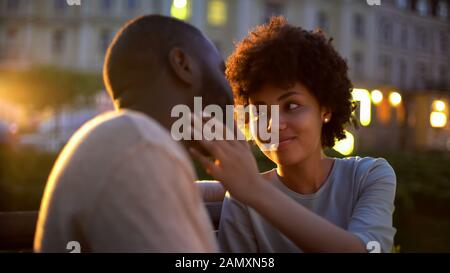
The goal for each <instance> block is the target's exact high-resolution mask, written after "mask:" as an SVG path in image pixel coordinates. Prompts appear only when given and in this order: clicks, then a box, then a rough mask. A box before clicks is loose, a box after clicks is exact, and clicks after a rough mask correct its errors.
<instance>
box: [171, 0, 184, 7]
mask: <svg viewBox="0 0 450 273" xmlns="http://www.w3.org/2000/svg"><path fill="white" fill-rule="evenodd" d="M173 6H174V7H175V8H177V9H182V8H185V7H186V6H187V0H174V1H173Z"/></svg>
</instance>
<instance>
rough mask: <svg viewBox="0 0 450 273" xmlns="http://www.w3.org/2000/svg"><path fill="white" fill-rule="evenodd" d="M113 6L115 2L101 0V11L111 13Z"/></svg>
mask: <svg viewBox="0 0 450 273" xmlns="http://www.w3.org/2000/svg"><path fill="white" fill-rule="evenodd" d="M112 6H113V0H101V2H100V7H101V10H104V11H109V10H111V9H112Z"/></svg>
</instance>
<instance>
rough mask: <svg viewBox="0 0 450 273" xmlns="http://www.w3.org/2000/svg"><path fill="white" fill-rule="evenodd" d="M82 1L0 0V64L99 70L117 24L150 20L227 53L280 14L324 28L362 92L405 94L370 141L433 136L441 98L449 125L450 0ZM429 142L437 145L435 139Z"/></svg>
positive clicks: (380, 118)
mask: <svg viewBox="0 0 450 273" xmlns="http://www.w3.org/2000/svg"><path fill="white" fill-rule="evenodd" d="M80 3H81V5H79V6H77V5H72V6H70V5H68V3H67V0H0V68H19V69H20V68H26V67H29V66H31V65H56V66H59V67H64V68H69V69H76V70H82V71H90V72H95V73H100V72H101V69H102V66H103V61H104V55H105V52H106V49H107V47H108V45H109V44H110V42H111V40H112V38H113V37H114V35H115V34H116V33H117V31H118V30H119V28H120V27H121V26H122V25H123V24H124V23H125V22H126V21H128V20H130V19H131V18H134V17H136V16H139V15H144V14H163V15H168V16H174V17H177V18H179V19H181V20H185V21H187V22H189V23H191V24H193V25H195V26H196V27H198V28H199V29H200V30H202V31H203V32H204V33H205V34H206V36H207V37H208V38H209V39H210V40H211V41H212V42H213V43H214V44H215V45H216V46H217V48H218V49H219V50H220V51H221V52H222V54H223V55H224V57H227V56H228V55H229V54H230V53H231V52H232V51H233V46H234V42H236V41H239V40H241V39H242V38H243V37H244V36H245V35H246V34H247V33H248V31H249V30H250V29H251V28H252V27H254V26H256V25H259V24H262V23H265V22H267V21H268V20H269V18H270V17H271V16H273V15H283V16H285V17H286V18H287V19H288V21H289V22H290V23H291V24H294V25H298V26H301V27H303V28H305V29H309V30H313V29H316V28H321V29H323V30H324V31H325V33H326V34H327V35H328V36H329V37H332V38H333V41H334V42H333V43H334V45H335V47H336V49H337V50H338V51H339V52H340V53H341V55H342V56H344V57H345V58H346V59H347V62H348V65H349V68H350V76H351V79H352V81H353V83H354V86H355V87H359V88H365V89H367V90H374V89H379V90H381V91H382V92H383V93H384V94H385V96H386V97H387V96H388V95H389V94H390V92H391V91H393V90H396V91H398V92H400V93H401V94H402V96H403V98H404V104H403V105H399V106H398V105H397V106H395V107H391V108H393V109H391V108H388V107H389V105H388V104H386V101H385V103H382V104H380V105H378V106H376V105H372V106H371V107H372V108H373V109H372V112H373V116H374V117H376V118H375V119H374V125H375V126H372V128H370V129H369V128H366V129H364V130H362V131H360V133H359V134H363V135H365V143H372V144H373V145H372V144H371V146H379V145H380V144H379V143H378V144H377V142H379V141H382V142H383V141H385V140H390V139H401V138H402V137H401V136H399V137H397V136H395V137H392V134H393V132H394V131H395V132H396V133H398V134H399V135H401V134H402V133H401V132H398V131H399V130H395V128H398V127H399V126H403V125H401V124H407V127H410V128H423V126H425V127H426V128H427V130H425V131H427V132H428V131H430V132H431V133H430V134H433V135H434V134H435V132H434V131H432V130H431V127H430V124H429V122H428V121H427V119H428V115H429V111H431V108H430V107H431V104H432V103H433V101H435V100H437V99H441V100H442V101H444V103H445V105H446V106H447V110H446V114H447V116H446V118H447V119H448V113H447V112H448V102H449V101H450V95H449V94H450V15H449V13H450V12H449V7H450V0H381V5H380V6H374V5H369V4H368V3H367V1H366V0H80ZM424 93H425V94H428V95H427V96H428V98H426V99H420V101H421V102H423V101H428V102H427V103H428V104H430V105H429V106H428V108H429V109H428V108H427V107H425V106H423V107H417V105H418V103H415V101H416V100H417V99H416V98H409V99H408V96H410V95H412V94H419V95H420V94H424ZM424 105H425V104H424ZM417 109H422V110H421V111H422V112H423V113H422V112H421V114H420V116H418V117H416V116H417V114H414V113H413V112H414V111H416V110H417ZM391 112H392V113H391ZM388 117H389V118H388ZM420 117H422V119H423V117H425V122H423V121H422V122H419V123H418V120H420ZM391 121H392V122H391ZM377 124H378V125H379V126H378V125H377ZM445 128H446V131H445V132H446V133H445V137H441V138H442V139H447V138H448V141H449V143H450V126H449V125H448V124H447V125H446V126H445ZM428 129H429V130H428ZM375 132H377V134H375ZM419 133H420V132H419ZM379 134H385V135H386V136H383V137H380V136H379ZM403 134H404V133H403ZM371 135H372V136H373V137H372V138H373V141H372V142H371V141H370V138H371V137H370V136H371ZM419 135H423V133H420V134H419ZM441 135H443V134H441ZM403 138H405V137H403ZM422 139H430V140H427V141H428V143H431V142H433V138H432V137H431V138H430V137H428V136H424V137H422ZM419 142H420V141H419ZM421 142H424V141H422V140H421ZM444 142H445V141H444ZM444 142H443V143H444ZM396 145H398V143H396V142H394V143H392V146H396ZM443 145H444V144H442V145H441V146H443ZM449 145H450V144H449ZM428 146H429V145H428ZM444 146H445V145H444ZM449 147H450V146H449Z"/></svg>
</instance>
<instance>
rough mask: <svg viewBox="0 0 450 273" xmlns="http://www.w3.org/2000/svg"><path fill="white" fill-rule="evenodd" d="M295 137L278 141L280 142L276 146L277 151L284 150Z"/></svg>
mask: <svg viewBox="0 0 450 273" xmlns="http://www.w3.org/2000/svg"><path fill="white" fill-rule="evenodd" d="M294 139H296V137H283V138H281V139H280V142H279V144H278V150H280V149H283V148H285V147H286V146H288V145H289V144H290V143H291V142H292V141H293V140H294Z"/></svg>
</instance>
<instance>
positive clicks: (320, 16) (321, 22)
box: [317, 11, 330, 32]
mask: <svg viewBox="0 0 450 273" xmlns="http://www.w3.org/2000/svg"><path fill="white" fill-rule="evenodd" d="M317 27H319V28H321V29H322V30H323V31H325V32H329V30H330V29H329V22H328V16H327V14H326V13H325V12H323V11H319V13H317Z"/></svg>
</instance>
